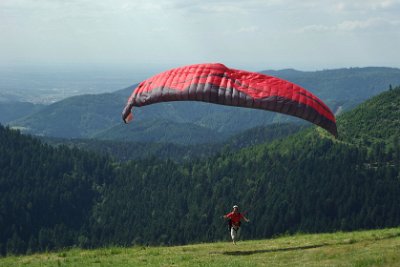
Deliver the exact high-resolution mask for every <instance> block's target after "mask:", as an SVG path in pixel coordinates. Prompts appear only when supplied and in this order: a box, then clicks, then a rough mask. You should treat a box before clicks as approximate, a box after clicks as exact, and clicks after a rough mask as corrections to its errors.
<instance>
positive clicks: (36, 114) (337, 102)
mask: <svg viewBox="0 0 400 267" xmlns="http://www.w3.org/2000/svg"><path fill="white" fill-rule="evenodd" d="M262 73H265V74H269V75H272V76H276V77H280V78H283V79H286V80H289V81H291V82H294V83H296V84H299V85H301V86H303V87H305V88H307V89H308V90H310V91H311V92H313V93H314V94H316V95H317V96H318V97H319V98H321V99H322V100H323V101H324V102H325V103H327V104H328V106H329V107H330V108H331V109H332V110H333V111H334V112H336V113H340V112H343V111H344V110H349V109H351V108H353V107H354V106H356V105H357V104H359V103H361V102H363V101H364V100H366V99H368V98H370V97H371V96H374V95H376V94H378V93H380V92H382V91H384V90H387V89H388V88H389V87H390V86H396V85H399V84H400V69H396V68H383V67H368V68H348V69H336V70H323V71H313V72H303V71H297V70H292V69H287V70H280V71H272V70H271V71H262ZM133 88H135V86H131V87H129V88H126V89H122V90H119V91H116V92H114V93H107V94H98V95H81V96H75V97H70V98H67V99H64V100H62V101H59V102H56V103H54V104H51V105H48V106H41V107H36V106H35V107H34V108H28V109H24V108H21V107H19V106H18V105H15V112H14V113H13V112H12V111H8V113H11V114H15V115H16V116H15V117H10V116H8V117H4V116H3V117H0V119H1V120H0V122H2V123H7V124H9V125H11V126H13V127H16V128H18V129H21V130H22V131H23V132H25V133H30V134H34V135H39V136H51V137H62V138H96V139H107V140H121V141H135V142H149V141H150V142H173V143H177V144H199V143H212V142H220V141H224V140H227V138H229V137H231V136H233V135H235V134H237V133H240V132H242V131H245V130H247V129H250V128H253V127H257V126H263V125H264V126H265V125H269V124H272V123H276V122H280V123H283V122H297V123H299V122H301V123H303V121H301V120H299V119H297V118H293V117H289V116H285V115H281V114H277V113H272V112H266V111H262V110H252V109H245V108H236V107H227V106H219V105H214V104H208V103H200V102H169V103H161V104H157V105H150V106H146V107H142V108H136V109H134V117H135V119H134V121H133V122H132V123H131V124H129V125H124V124H123V123H122V122H121V111H122V108H123V106H124V104H125V103H126V100H127V98H128V96H129V95H130V93H131V92H132V90H133ZM3 105H4V104H0V110H2V109H4V107H2V106H3ZM8 108H10V107H8ZM21 109H22V110H26V111H27V112H25V113H24V112H22V113H21V112H20V111H21ZM28 111H29V112H28ZM18 112H19V115H18V117H19V118H16V117H17V114H18Z"/></svg>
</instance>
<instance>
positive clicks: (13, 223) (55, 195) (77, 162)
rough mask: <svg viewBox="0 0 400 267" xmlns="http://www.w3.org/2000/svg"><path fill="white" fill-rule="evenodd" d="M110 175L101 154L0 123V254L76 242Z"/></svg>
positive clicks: (56, 246) (111, 173)
mask: <svg viewBox="0 0 400 267" xmlns="http://www.w3.org/2000/svg"><path fill="white" fill-rule="evenodd" d="M112 176H113V170H112V168H111V166H110V162H109V161H108V160H107V158H104V157H99V156H95V155H94V154H89V153H86V152H83V151H78V150H76V149H68V148H67V147H65V146H60V147H58V148H56V149H55V148H53V147H51V146H49V145H43V144H42V143H41V142H40V141H38V140H37V139H34V138H30V137H26V136H22V135H21V134H20V133H19V132H18V131H12V130H9V129H7V128H3V127H0V229H1V231H0V243H1V244H2V245H1V248H2V251H1V252H2V253H3V254H4V253H5V252H6V251H7V252H10V253H21V252H26V251H37V250H45V249H52V248H60V247H64V246H72V245H74V244H77V241H78V238H79V236H78V235H79V234H80V233H82V232H83V230H84V228H85V227H86V226H87V220H88V218H89V216H90V214H91V210H92V206H93V204H94V203H95V201H96V200H97V199H98V197H99V196H100V194H99V193H100V191H101V188H102V187H104V186H105V185H106V184H107V183H108V181H109V179H110V178H112Z"/></svg>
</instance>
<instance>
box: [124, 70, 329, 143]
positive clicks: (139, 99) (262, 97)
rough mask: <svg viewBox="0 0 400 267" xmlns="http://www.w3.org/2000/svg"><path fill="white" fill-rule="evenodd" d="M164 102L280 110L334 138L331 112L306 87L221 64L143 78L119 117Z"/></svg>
mask: <svg viewBox="0 0 400 267" xmlns="http://www.w3.org/2000/svg"><path fill="white" fill-rule="evenodd" d="M167 101H203V102H210V103H215V104H221V105H228V106H239V107H247V108H254V109H264V110H269V111H275V112H280V113H283V114H287V115H292V116H295V117H299V118H302V119H304V120H307V121H310V122H312V123H314V124H316V125H318V126H320V127H322V128H324V129H326V130H327V131H328V132H330V133H331V134H332V135H334V136H335V137H337V128H336V119H335V116H334V115H333V113H332V111H331V110H330V109H329V107H328V106H327V105H326V104H325V103H324V102H322V101H321V100H320V99H319V98H317V97H316V96H315V95H313V94H312V93H310V92H309V91H307V90H306V89H304V88H302V87H300V86H298V85H296V84H294V83H291V82H289V81H285V80H283V79H279V78H276V77H272V76H268V75H265V74H261V73H256V72H248V71H244V70H236V69H230V68H228V67H226V66H225V65H223V64H220V63H207V64H196V65H189V66H184V67H179V68H175V69H171V70H167V71H165V72H162V73H159V74H157V75H155V76H153V77H151V78H149V79H147V80H144V81H143V82H141V83H140V84H139V85H138V87H137V88H135V89H134V90H133V93H132V95H131V96H130V97H129V99H128V101H127V104H126V106H125V108H124V110H123V113H122V119H123V120H124V122H126V123H127V122H129V121H130V120H132V113H131V111H132V108H133V107H134V106H136V107H141V106H145V105H150V104H154V103H159V102H167Z"/></svg>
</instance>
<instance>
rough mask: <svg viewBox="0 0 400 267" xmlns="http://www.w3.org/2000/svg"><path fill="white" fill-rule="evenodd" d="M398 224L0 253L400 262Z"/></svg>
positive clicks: (50, 257)
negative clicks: (231, 240) (219, 239)
mask: <svg viewBox="0 0 400 267" xmlns="http://www.w3.org/2000/svg"><path fill="white" fill-rule="evenodd" d="M399 248H400V228H392V229H383V230H371V231H358V232H347V233H344V232H337V233H331V234H312V235H310V234H297V235H293V236H283V237H279V238H274V239H268V240H255V241H243V242H239V243H238V245H236V246H235V245H232V244H231V243H229V242H218V243H209V244H197V245H187V246H175V247H144V246H135V247H108V248H101V249H94V250H81V249H70V250H64V251H59V252H52V253H41V254H33V255H27V256H19V257H17V256H9V257H4V258H0V266H8V267H13V266H15V267H16V266H31V267H35V266H41V267H44V266H66V267H67V266H87V267H89V266H113V267H118V266H358V267H368V266H386V267H390V266H399V265H398V264H399V262H400V254H399V253H398V250H399Z"/></svg>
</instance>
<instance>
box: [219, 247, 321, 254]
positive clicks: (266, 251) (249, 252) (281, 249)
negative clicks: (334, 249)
mask: <svg viewBox="0 0 400 267" xmlns="http://www.w3.org/2000/svg"><path fill="white" fill-rule="evenodd" d="M324 246H327V245H310V246H301V247H289V248H273V249H259V250H247V251H240V250H238V251H225V252H222V254H223V255H230V256H244V255H253V254H258V253H269V252H282V251H295V250H305V249H312V248H320V247H324Z"/></svg>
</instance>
